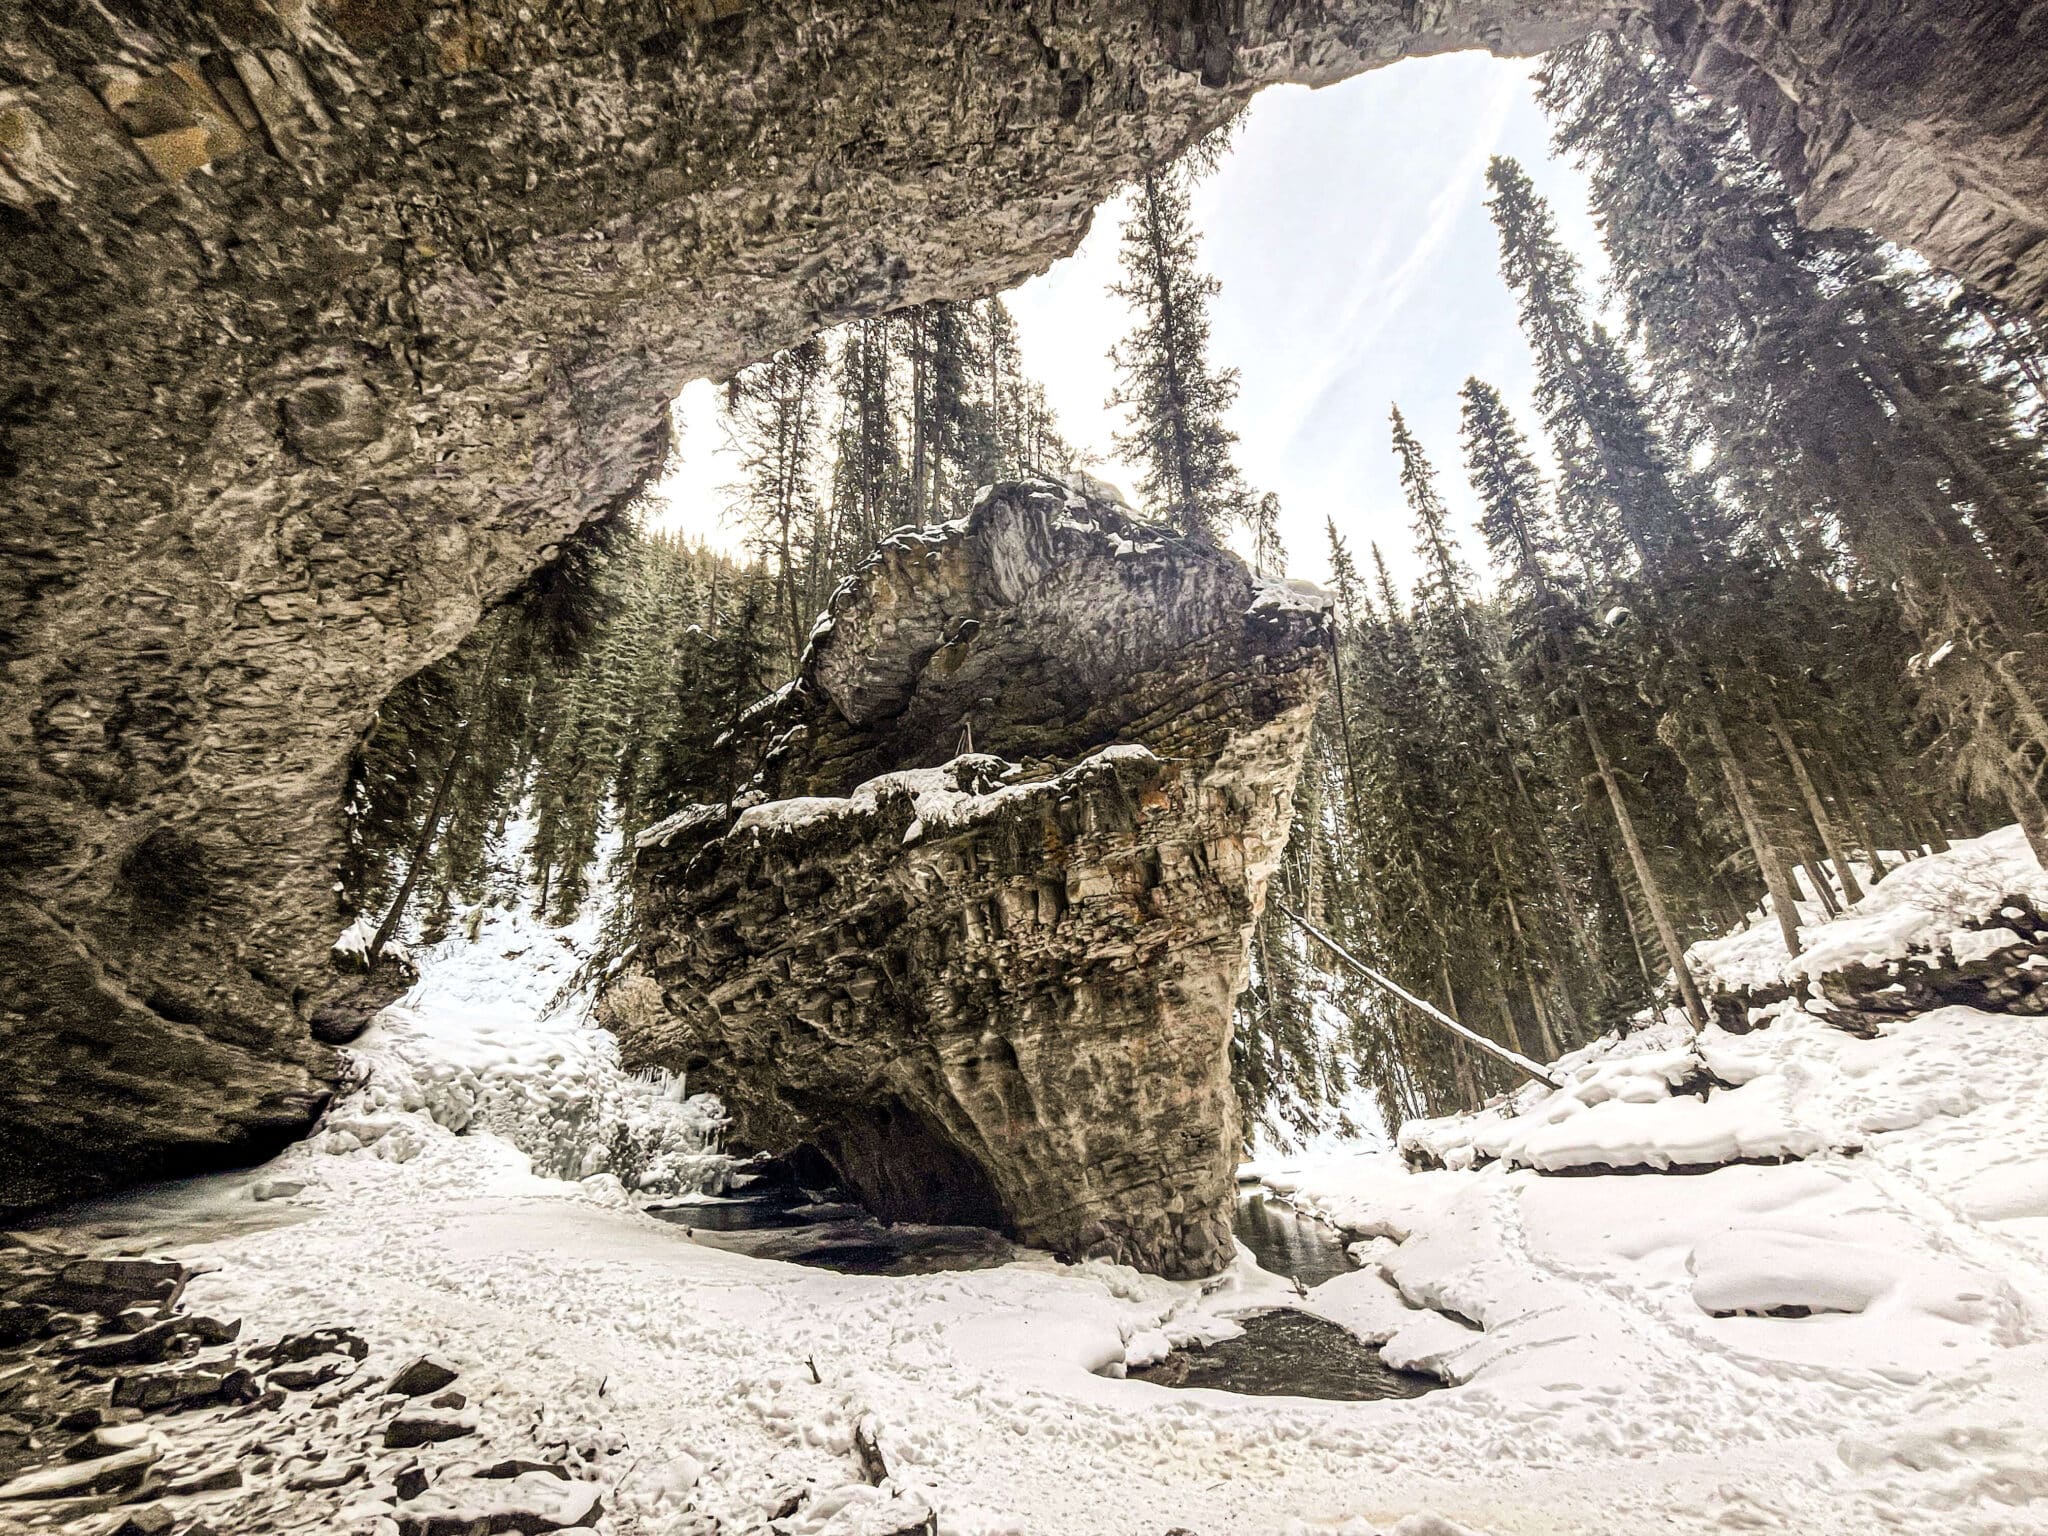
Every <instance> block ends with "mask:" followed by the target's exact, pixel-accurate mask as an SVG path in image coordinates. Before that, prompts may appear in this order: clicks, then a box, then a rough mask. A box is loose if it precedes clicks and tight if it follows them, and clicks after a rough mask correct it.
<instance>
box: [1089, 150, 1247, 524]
mask: <svg viewBox="0 0 2048 1536" xmlns="http://www.w3.org/2000/svg"><path fill="white" fill-rule="evenodd" d="M1118 261H1119V264H1120V265H1121V266H1122V268H1123V277H1122V278H1121V279H1120V280H1119V281H1118V282H1117V283H1115V284H1113V285H1112V286H1111V289H1110V291H1111V292H1112V293H1114V294H1115V295H1116V296H1117V297H1118V298H1120V299H1122V300H1124V301H1125V302H1126V303H1127V304H1129V305H1130V307H1131V309H1132V312H1133V313H1134V315H1135V316H1136V324H1135V325H1134V326H1133V328H1132V330H1131V331H1130V333H1129V334H1128V335H1126V336H1125V337H1124V339H1123V340H1122V341H1120V342H1119V343H1117V345H1116V346H1115V347H1113V348H1111V349H1110V354H1109V355H1110V361H1111V362H1113V363H1114V364H1115V365H1116V368H1117V374H1118V384H1117V388H1116V391H1115V393H1113V394H1112V395H1111V396H1110V397H1109V401H1108V403H1109V405H1110V406H1111V407H1112V408H1116V409H1121V410H1122V411H1123V412H1124V415H1125V420H1126V421H1127V422H1128V428H1127V430H1126V431H1124V432H1121V433H1119V434H1118V435H1117V437H1116V446H1117V450H1118V452H1120V453H1122V454H1123V455H1125V457H1126V458H1128V459H1129V460H1130V462H1132V463H1133V464H1136V465H1137V466H1138V467H1139V469H1140V470H1141V473H1142V479H1141V480H1140V483H1139V490H1140V493H1141V494H1142V496H1143V498H1144V500H1145V503H1146V505H1147V506H1148V507H1150V508H1151V509H1152V510H1153V511H1154V512H1155V513H1157V514H1158V516H1159V517H1160V518H1161V520H1162V521H1164V522H1165V523H1167V524H1168V525H1169V526H1170V527H1172V528H1175V529H1177V530H1178V531H1180V532H1181V533H1183V534H1186V535H1187V536H1188V537H1189V538H1193V539H1198V540H1201V541H1202V542H1204V543H1207V544H1216V543H1218V542H1219V541H1220V539H1221V538H1222V535H1223V532H1224V531H1225V530H1226V529H1228V528H1229V527H1231V526H1233V525H1235V524H1237V523H1239V522H1242V521H1244V520H1245V518H1246V516H1247V515H1248V513H1249V510H1250V501H1251V498H1250V494H1249V492H1248V491H1247V490H1246V488H1245V486H1244V482H1243V481H1242V479H1241V478H1240V477H1239V475H1238V471H1237V466H1236V464H1235V463H1234V462H1233V460H1232V456H1231V448H1232V445H1233V444H1235V443H1236V441H1237V434H1236V433H1234V432H1232V431H1231V430H1230V429H1229V428H1228V427H1227V426H1225V425H1224V421H1223V418H1224V415H1225V413H1226V412H1227V411H1228V410H1229V409H1230V406H1231V404H1232V403H1233V402H1234V401H1235V400H1236V398H1237V371H1236V370H1235V369H1218V368H1215V367H1213V366H1211V364H1210V362H1209V301H1210V300H1211V299H1212V298H1213V297H1215V295H1216V293H1217V292H1218V291H1219V284H1218V283H1217V281H1216V279H1215V278H1213V277H1211V276H1209V275H1207V274H1206V273H1204V272H1202V270H1201V269H1200V267H1199V266H1198V265H1197V237H1196V234H1195V228H1194V222H1193V217H1192V214H1191V212H1190V207H1189V198H1188V177H1187V174H1186V172H1184V171H1174V170H1168V171H1165V172H1161V173H1157V174H1147V175H1146V176H1145V177H1143V178H1142V179H1141V180H1140V181H1139V182H1138V184H1137V186H1136V188H1135V189H1134V190H1133V193H1132V204H1131V212H1130V215H1129V217H1127V218H1126V219H1125V220H1124V225H1123V243H1122V246H1121V248H1120V250H1119V253H1118Z"/></svg>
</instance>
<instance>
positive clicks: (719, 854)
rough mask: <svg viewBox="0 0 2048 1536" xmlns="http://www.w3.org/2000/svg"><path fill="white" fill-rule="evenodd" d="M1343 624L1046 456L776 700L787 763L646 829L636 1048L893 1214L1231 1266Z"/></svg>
mask: <svg viewBox="0 0 2048 1536" xmlns="http://www.w3.org/2000/svg"><path fill="white" fill-rule="evenodd" d="M1328 646H1329V621H1328V615H1327V613H1326V612H1325V611H1324V609H1323V608H1322V607H1321V606H1320V605H1318V604H1316V603H1313V602H1309V601H1307V600H1304V599H1302V598H1300V597H1298V596H1296V595H1295V594H1294V593H1292V592H1290V591H1287V590H1285V589H1282V588H1277V587H1272V586H1268V585H1265V584H1262V583H1259V582H1256V581H1254V579H1253V578H1252V577H1251V575H1250V573H1249V572H1247V571H1246V570H1245V568H1244V566H1243V565H1242V564H1241V563H1240V562H1239V561H1237V560H1236V559H1235V558H1233V557H1232V556H1229V555H1227V554H1218V553H1217V552H1215V551H1213V550H1208V549H1205V548H1203V547H1201V546H1198V545H1193V544H1189V543H1187V542H1185V541H1183V540H1181V539H1178V538H1176V537H1174V536H1172V535H1170V534H1165V533H1162V532H1160V531H1159V530H1156V529H1150V528H1143V527H1140V526H1138V525H1136V524H1133V523H1131V522H1130V521H1129V520H1128V519H1126V518H1125V517H1123V516H1122V515H1121V514H1119V513H1117V512H1116V511H1114V510H1112V509H1110V508H1107V507H1104V506H1101V505H1096V504H1090V503H1088V502H1086V501H1084V500H1081V499H1079V498H1070V497H1069V496H1068V495H1067V494H1066V493H1065V492H1064V491H1062V490H1060V489H1059V488H1056V487H1052V486H1048V485H1022V486H1004V487H1000V488H998V489H996V490H995V491H994V492H992V493H991V494H989V495H988V496H987V497H986V498H985V499H984V500H983V501H982V502H981V503H980V505H979V506H978V507H977V509H976V511H975V512H974V514H973V515H972V516H971V517H969V518H967V519H965V520H964V521H963V522H960V523H955V524H948V525H946V526H944V527H942V528H939V529H936V530H931V531H928V532H925V533H915V534H904V535H899V536H898V537H897V538H895V539H892V540H891V541H890V542H889V543H888V544H887V545H885V546H884V547H883V549H882V550H881V552H880V553H878V554H877V555H876V557H875V558H874V559H873V560H872V561H871V562H870V563H869V564H868V565H867V566H866V567H865V568H864V569H863V570H862V571H861V572H859V573H858V574H857V575H856V576H855V577H854V578H853V579H852V580H851V581H849V582H848V584H847V585H846V586H845V587H844V588H842V590H841V591H840V592H839V593H838V595H837V596H836V597H835V598H834V599H833V603H832V609H831V612H830V613H829V614H828V615H827V617H826V619H825V620H824V621H823V622H822V623H821V624H820V626H819V629H818V632H817V634H816V635H815V636H814V638H813V640H812V643H811V646H810V649H809V651H808V653H807V654H806V656H805V659H804V665H803V669H802V672H801V674H800V675H799V677H798V679H797V681H796V683H795V684H794V685H793V686H792V687H790V688H789V689H786V690H785V691H784V692H783V693H782V694H780V695H778V696H777V697H776V698H775V699H774V700H773V701H771V702H770V704H769V705H768V706H767V707H764V708H763V709H761V710H760V711H759V712H758V713H757V714H756V716H755V719H754V721H753V722H752V729H753V730H754V731H755V732H756V733H757V734H758V739H759V740H760V741H761V742H762V743H763V744H764V747H765V750H764V753H763V767H762V771H761V776H760V781H759V783H758V784H757V785H756V786H755V787H754V788H753V789H752V790H751V791H750V792H749V793H748V794H746V795H743V796H742V797H741V798H740V802H739V804H738V805H736V806H732V807H723V806H721V807H708V806H697V807H691V808H689V809H687V810H685V811H682V812H679V813H678V814H677V815H676V816H675V817H673V818H671V819H670V820H669V821H667V822H665V823H663V824H662V825H660V826H658V827H655V828H653V829H651V830H650V831H649V832H648V833H646V834H645V835H644V836H643V837H642V839H641V845H640V849H639V854H638V867H637V876H636V882H635V896H636V900H637V903H638V908H639V912H640V915H641V919H642V922H643V925H644V927H645V929H646V930H647V938H646V940H645V941H644V943H643V945H642V953H641V958H640V961H639V976H638V978H636V979H635V980H634V981H631V982H628V983H626V984H624V985H622V986H621V987H619V988H618V989H616V990H615V992H614V995H613V997H612V998H611V1000H610V1003H609V1008H608V1011H609V1015H610V1018H611V1021H612V1023H613V1026H614V1028H616V1029H617V1030H618V1031H619V1032H620V1034H621V1036H622V1037H623V1040H624V1042H625V1045H626V1048H627V1052H628V1055H629V1056H630V1057H632V1058H637V1059H639V1060H642V1061H647V1062H650V1063H659V1064H661V1065H665V1066H668V1067H671V1068H674V1069H676V1070H680V1071H684V1072H687V1073H688V1074H689V1078H690V1081H691V1082H692V1083H693V1084H694V1085H699V1086H702V1087H705V1088H708V1089H711V1090H712V1091H715V1092H717V1093H720V1094H721V1095H723V1096H724V1097H725V1099H726V1101H727V1103H728V1105H729V1107H730V1108H731V1109H732V1110H733V1111H734V1112H735V1114H736V1116H737V1117H738V1121H739V1132H740V1134H741V1135H742V1136H743V1137H745V1138H746V1139H747V1140H749V1141H751V1142H752V1143H754V1144H755V1145H757V1146H764V1147H770V1148H776V1149H782V1148H787V1147H789V1146H792V1145H794V1144H796V1143H798V1142H810V1143H812V1144H814V1145H816V1146H817V1147H818V1148H819V1149H820V1150H822V1151H823V1152H824V1153H825V1154H826V1156H827V1157H828V1158H830V1159H831V1160H832V1162H833V1163H834V1164H835V1166H837V1168H838V1169H839V1171H840V1173H841V1175H842V1177H843V1178H844V1179H845V1180H846V1181H847V1182H848V1183H849V1184H850V1185H851V1186H852V1187H853V1188H855V1189H856V1190H857V1191H859V1192H860V1193H861V1194H862V1195H863V1196H864V1197H865V1198H866V1199H867V1200H868V1201H869V1202H870V1203H871V1204H873V1205H874V1206H875V1208H876V1209H877V1210H878V1211H880V1212H881V1213H883V1214H884V1215H887V1216H892V1217H903V1218H912V1219H922V1220H946V1219H954V1220H973V1221H981V1222H988V1223H992V1224H996V1225H1001V1226H1003V1227H1005V1228H1007V1229H1008V1230H1010V1231H1012V1232H1014V1233H1015V1234H1016V1235H1017V1236H1019V1237H1021V1238H1022V1239H1024V1240H1025V1241H1027V1242H1031V1243H1036V1244H1041V1245H1043V1246H1046V1247H1050V1248H1053V1249H1057V1250H1060V1251H1063V1252H1067V1253H1071V1254H1075V1255H1100V1256H1104V1257H1110V1258H1115V1259H1119V1260H1122V1261H1124V1262H1128V1263H1132V1264H1136V1265H1139V1266H1141V1267H1143V1268H1146V1269H1152V1270H1157V1271H1159V1272H1160V1273H1163V1274H1170V1275H1200V1274H1209V1273H1213V1272H1214V1271H1215V1270H1217V1269H1218V1268H1220V1267H1222V1266H1223V1265H1224V1264H1226V1263H1228V1262H1229V1259H1230V1255H1231V1251H1232V1250H1231V1242H1230V1198H1231V1189H1232V1172H1233V1167H1234V1164H1235V1161H1236V1150H1237V1138H1236V1135H1235V1131H1236V1106H1235V1102H1234V1100H1233V1097H1232V1093H1231V1086H1230V1068H1229V1060H1228V1046H1229V1034H1230V1017H1231V1005H1232V1002H1233V1000H1234V998H1235V997H1236V995H1237V992H1238V991H1239V989H1240V988H1241V987H1242V986H1243V984H1244V980H1245V965H1246V942H1247V939H1248V937H1249V932H1250V927H1251V924H1252V923H1253V922H1254V921H1255V920H1256V918H1257V915H1258V912H1259V910H1260V908H1261V906H1262V904H1263V902H1264V899H1265V887H1266V882H1267V879H1268V877H1269V876H1270V875H1271V873H1272V871H1273V869H1274V868H1275V867H1276V866H1277V864H1278V862H1279V858H1280V853H1281V849H1282V846H1283V844H1284V842H1285V839H1286V836H1287V828H1288V820H1289V816H1290V807H1291V801H1292V796H1293V789H1294V780H1295V776H1296V774H1297V772H1298V771H1299V769H1300V766H1301V759H1302V755H1303V753H1304V751H1305V750H1306V747H1307V741H1308V731H1309V723H1310V717H1311V716H1312V714H1313V712H1314V708H1315V700H1316V698H1317V696H1318V694H1319V692H1320V689H1321V686H1322V683H1323V680H1324V677H1325V674H1326V670H1327V661H1328ZM970 736H971V739H972V742H973V744H974V745H975V746H976V747H978V748H981V749H983V750H980V751H974V752H964V751H959V750H958V749H959V748H961V747H964V746H965V745H966V744H967V740H968V738H969V737H970ZM956 754H957V755H956ZM1012 759H1014V761H1013V760H1012ZM769 796H773V797H774V798H768V797H769ZM750 801H751V802H754V803H751V804H749V803H748V802H750ZM741 807H744V808H741Z"/></svg>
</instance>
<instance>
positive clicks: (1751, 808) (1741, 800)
mask: <svg viewBox="0 0 2048 1536" xmlns="http://www.w3.org/2000/svg"><path fill="white" fill-rule="evenodd" d="M1700 723H1701V724H1702V725H1703V726H1704V727H1705V729H1706V733H1707V745H1708V746H1709V747H1710V748H1711V749H1712V750H1713V754H1714V761H1715V763H1716V764H1717V765H1718V766H1719V768H1720V770H1721V779H1722V782H1723V783H1725V784H1726V785H1727V786H1728V794H1729V798H1731V799H1732V800H1734V802H1735V814H1736V816H1737V817H1738V818H1739V819H1740V820H1741V822H1742V830H1743V832H1744V834H1745V835H1746V836H1747V837H1748V839H1749V847H1750V851H1751V853H1753V854H1754V855H1755V856H1756V862H1757V868H1758V869H1759V870H1761V871H1762V873H1763V877H1764V889H1765V890H1766V891H1768V892H1769V893H1770V898H1771V905H1772V907H1773V908H1774V909H1775V911H1774V913H1773V915H1774V916H1775V917H1776V918H1777V920H1778V932H1779V933H1780V934H1781V935H1782V936H1783V937H1784V940H1785V953H1786V954H1788V955H1796V954H1798V953H1799V893H1798V890H1797V888H1796V887H1795V886H1794V885H1793V883H1792V876H1791V873H1790V872H1789V871H1788V870H1787V869H1786V868H1785V862H1784V858H1783V856H1782V855H1781V854H1780V853H1779V852H1778V849H1777V846H1776V845H1775V844H1774V843H1772V842H1771V840H1770V836H1769V834H1768V833H1767V832H1766V831H1765V830H1764V823H1763V817H1762V815H1761V813H1760V812H1759V811H1758V810H1757V805H1756V797H1755V795H1754V794H1753V793H1752V792H1751V790H1750V787H1749V776H1748V774H1747V773H1745V772H1744V770H1743V767H1742V760H1741V759H1740V758H1738V757H1737V756H1736V755H1735V748H1734V747H1733V746H1731V745H1730V744H1729V741H1728V732H1727V729H1726V728H1725V727H1724V726H1723V725H1722V724H1721V709H1720V706H1719V705H1718V704H1716V703H1715V702H1714V700H1713V699H1712V698H1711V697H1708V696H1705V695H1702V696H1701V698H1700Z"/></svg>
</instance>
